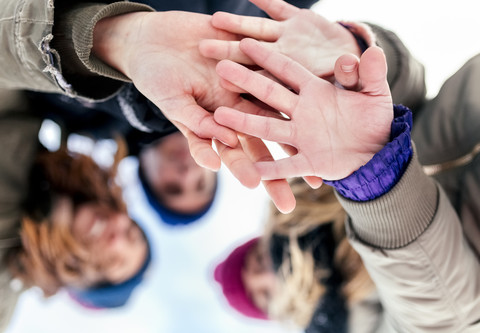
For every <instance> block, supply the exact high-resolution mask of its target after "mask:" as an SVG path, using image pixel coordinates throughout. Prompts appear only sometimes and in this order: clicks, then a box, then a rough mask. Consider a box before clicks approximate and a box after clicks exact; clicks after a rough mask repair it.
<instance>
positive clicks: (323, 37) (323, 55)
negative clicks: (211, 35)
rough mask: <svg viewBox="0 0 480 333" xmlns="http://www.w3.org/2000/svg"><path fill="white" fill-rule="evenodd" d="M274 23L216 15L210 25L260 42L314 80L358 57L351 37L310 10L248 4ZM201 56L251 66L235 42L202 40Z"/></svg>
mask: <svg viewBox="0 0 480 333" xmlns="http://www.w3.org/2000/svg"><path fill="white" fill-rule="evenodd" d="M251 1H252V2H253V3H254V4H256V5H257V6H258V7H259V8H260V9H262V10H264V11H265V12H266V13H267V14H268V15H270V17H272V18H273V19H274V20H270V19H266V18H259V17H248V16H239V15H234V14H229V13H222V12H218V13H215V14H214V15H213V17H212V25H213V26H214V27H216V28H218V29H222V30H225V31H228V32H230V33H234V34H238V35H242V36H245V37H250V38H253V39H256V40H259V41H262V45H263V46H265V47H266V48H268V49H270V50H273V51H278V52H280V53H282V54H284V55H286V56H288V57H290V58H292V59H294V60H295V61H297V62H298V63H300V64H301V65H303V66H304V67H305V68H307V69H308V70H309V71H310V72H312V73H313V74H315V75H317V76H321V77H327V76H329V75H331V74H333V66H334V64H335V61H336V60H337V58H338V57H340V56H341V55H343V54H346V53H352V54H355V55H357V56H360V52H361V50H360V48H359V46H358V44H357V42H356V40H355V38H354V37H353V35H352V34H351V33H350V32H349V31H348V30H347V29H345V28H344V27H342V26H341V25H340V24H338V23H334V22H330V21H328V20H327V19H325V18H324V17H322V16H320V15H318V14H316V13H315V12H313V11H311V10H306V9H299V8H297V7H295V6H292V5H290V4H288V3H286V2H284V1H283V0H251ZM200 51H201V53H202V54H203V55H204V56H206V57H210V58H214V59H218V60H222V59H229V60H232V61H235V62H238V63H242V64H245V65H252V64H254V62H253V61H252V59H251V58H250V57H248V56H247V55H245V53H243V52H242V51H241V49H240V48H239V41H226V40H205V41H202V42H201V44H200Z"/></svg>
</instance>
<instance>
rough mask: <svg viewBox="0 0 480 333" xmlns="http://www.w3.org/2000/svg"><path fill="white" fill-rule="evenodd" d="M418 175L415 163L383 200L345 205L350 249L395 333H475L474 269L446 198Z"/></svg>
mask: <svg viewBox="0 0 480 333" xmlns="http://www.w3.org/2000/svg"><path fill="white" fill-rule="evenodd" d="M421 173H422V171H421V168H420V166H419V164H418V162H417V161H416V159H415V158H414V159H413V160H412V161H411V162H410V165H409V167H408V169H407V171H406V172H405V175H404V177H403V178H402V180H401V181H400V182H399V183H398V184H397V186H396V187H395V188H394V189H393V190H392V191H390V192H389V193H388V194H386V196H385V197H381V198H379V199H377V200H375V201H374V202H366V203H364V204H359V205H358V206H356V207H352V206H351V205H345V206H344V207H345V208H346V209H347V210H348V211H349V213H350V214H352V220H351V224H350V225H349V230H348V233H349V235H350V242H351V243H352V245H353V247H354V248H355V250H356V251H357V252H358V253H359V254H360V256H361V257H362V260H363V262H364V264H365V266H366V268H367V270H368V272H369V274H370V276H371V277H372V279H373V281H374V282H375V284H376V286H377V289H378V290H379V293H380V298H381V300H382V305H383V307H384V308H385V310H386V313H387V318H388V321H390V324H392V325H393V326H394V327H395V328H396V330H398V331H408V332H418V331H421V332H435V333H437V332H467V331H468V332H470V330H471V331H472V332H474V331H476V330H475V325H473V323H475V322H478V320H479V318H480V297H479V296H480V295H479V294H478V291H479V290H480V285H479V284H480V280H479V279H478V277H479V276H480V267H479V263H478V261H477V259H476V257H475V256H474V254H473V252H472V250H471V248H470V247H469V246H468V244H467V243H466V242H465V237H464V234H463V230H462V226H461V223H460V221H459V220H458V217H457V215H456V214H455V212H454V210H453V208H452V207H451V205H450V202H449V201H448V198H447V197H446V195H445V193H444V192H443V190H442V189H441V188H439V187H438V186H437V185H436V184H435V183H434V182H433V181H432V180H431V179H430V178H428V177H426V176H425V175H422V174H421ZM414 193H416V194H414ZM341 200H342V199H341ZM342 202H343V203H345V202H344V201H343V200H342ZM362 206H363V207H362ZM380 207H381V208H380ZM360 214H362V215H363V217H362V218H360V217H359V215H360ZM380 218H382V219H383V223H382V222H380ZM367 219H368V220H367ZM372 220H373V221H372ZM375 228H377V229H376V230H375V231H374V229H375ZM360 234H362V235H360ZM383 235H384V236H383ZM366 243H370V244H366ZM386 247H390V248H391V249H385V248H386ZM478 325H479V324H478V323H477V326H476V329H477V330H478ZM468 329H470V330H468Z"/></svg>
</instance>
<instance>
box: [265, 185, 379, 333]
mask: <svg viewBox="0 0 480 333" xmlns="http://www.w3.org/2000/svg"><path fill="white" fill-rule="evenodd" d="M290 186H291V188H292V191H293V193H294V195H295V199H296V201H297V204H296V207H295V209H294V210H293V211H292V212H291V213H289V214H282V213H280V212H279V211H278V210H277V209H276V208H275V206H274V205H273V204H272V205H271V210H270V216H269V220H268V221H267V225H266V232H265V236H264V237H265V238H266V239H267V240H268V239H270V241H269V242H271V239H272V238H274V237H284V238H286V239H288V240H289V241H288V247H286V248H284V251H283V260H282V264H281V266H280V267H278V275H277V276H278V279H279V280H280V281H281V285H282V288H279V290H278V292H277V293H276V294H275V295H274V298H273V299H272V302H271V306H270V307H269V310H270V314H271V316H272V317H273V318H277V319H280V320H282V319H285V320H293V321H294V322H296V323H297V324H299V325H300V326H302V327H306V326H307V325H308V323H309V322H310V320H311V318H312V315H313V313H314V311H316V308H317V306H318V304H319V300H320V299H322V298H323V297H324V296H327V293H328V297H329V301H330V302H337V300H338V301H339V302H340V301H341V300H339V299H338V296H333V299H332V293H331V291H335V290H337V289H338V294H339V295H340V297H341V298H343V300H344V302H345V303H346V304H351V303H353V302H355V301H357V300H360V299H362V298H363V297H364V296H366V295H367V294H368V293H369V292H370V291H371V290H372V288H373V282H372V281H371V279H370V276H369V275H368V273H367V271H366V269H365V267H364V266H363V263H362V260H361V258H360V256H359V255H358V254H357V252H356V251H355V250H354V249H353V248H352V247H351V245H350V243H349V242H348V240H347V238H346V233H345V219H346V213H345V211H344V210H343V207H342V206H341V205H340V203H339V202H338V200H337V198H336V197H335V194H334V191H333V188H331V187H329V186H322V187H321V188H319V189H312V188H311V187H310V186H309V185H307V184H306V183H305V182H304V181H303V180H302V179H298V178H297V179H294V180H292V181H291V182H290ZM306 239H307V240H306ZM305 240H306V241H305ZM302 243H303V244H302ZM306 244H307V245H306ZM334 289H335V290H334ZM335 293H336V292H335ZM342 302H343V301H342ZM326 306H328V305H326Z"/></svg>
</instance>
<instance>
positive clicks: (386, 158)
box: [324, 105, 412, 201]
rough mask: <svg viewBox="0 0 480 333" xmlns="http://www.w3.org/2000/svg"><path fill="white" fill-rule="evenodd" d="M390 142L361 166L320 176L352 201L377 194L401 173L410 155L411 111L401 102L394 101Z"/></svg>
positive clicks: (387, 187)
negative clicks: (348, 172) (341, 175)
mask: <svg viewBox="0 0 480 333" xmlns="http://www.w3.org/2000/svg"><path fill="white" fill-rule="evenodd" d="M393 110H394V119H393V122H392V128H391V135H390V142H388V143H387V144H386V145H385V147H383V149H382V150H380V151H379V152H378V153H376V154H375V155H374V156H373V158H372V159H371V160H370V161H369V162H368V163H367V164H365V165H364V166H362V167H360V169H358V170H357V171H355V172H354V173H352V174H351V175H350V176H348V177H346V178H343V179H340V180H333V181H329V180H324V183H325V184H327V185H330V186H333V187H334V188H335V189H336V190H337V192H338V193H340V195H342V196H343V197H345V198H347V199H350V200H353V201H368V200H373V199H375V198H378V197H380V196H381V195H383V194H385V193H387V192H388V191H390V189H391V188H392V187H393V186H394V185H395V184H396V183H397V182H398V180H399V179H400V178H401V177H402V174H403V172H404V171H405V169H406V168H407V165H408V162H409V161H410V158H411V156H412V143H411V140H410V130H411V128H412V113H411V112H410V110H409V109H408V108H407V107H405V106H403V105H395V106H394V108H393Z"/></svg>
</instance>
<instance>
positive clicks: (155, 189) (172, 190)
mask: <svg viewBox="0 0 480 333" xmlns="http://www.w3.org/2000/svg"><path fill="white" fill-rule="evenodd" d="M139 163H140V167H139V173H140V179H141V181H142V185H143V187H144V189H145V192H146V193H147V196H149V201H150V203H151V204H152V205H153V206H154V207H155V208H157V211H158V212H159V213H160V215H161V216H162V217H163V218H164V219H167V221H166V222H167V223H169V221H168V220H169V218H170V219H171V220H172V223H171V224H177V223H176V221H174V220H175V218H178V220H180V221H182V220H183V223H182V222H180V223H179V224H187V223H189V222H192V221H193V220H196V219H198V218H199V217H200V216H202V215H203V214H204V213H205V212H206V211H207V210H208V208H209V207H210V205H211V204H212V201H213V199H214V196H215V192H216V187H217V176H216V173H215V172H213V171H211V170H208V169H205V168H203V167H201V166H199V165H198V164H196V162H195V161H194V159H193V158H192V156H191V155H190V150H189V147H188V142H187V140H186V139H185V137H184V136H183V135H182V134H181V133H180V132H175V133H172V134H169V135H167V136H165V137H163V138H161V139H160V140H158V141H156V142H154V143H152V144H150V145H149V146H147V147H144V148H143V149H142V151H141V152H140V155H139Z"/></svg>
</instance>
